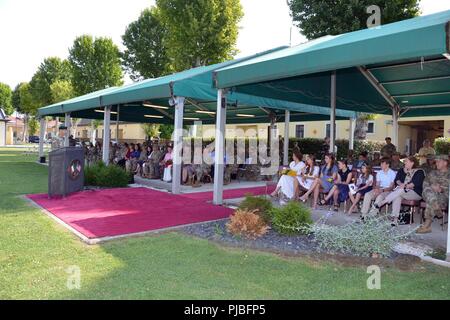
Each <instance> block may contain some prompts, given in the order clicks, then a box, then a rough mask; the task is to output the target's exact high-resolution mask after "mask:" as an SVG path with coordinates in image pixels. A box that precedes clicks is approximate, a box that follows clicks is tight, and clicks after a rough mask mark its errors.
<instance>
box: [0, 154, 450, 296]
mask: <svg viewBox="0 0 450 320" xmlns="http://www.w3.org/2000/svg"><path fill="white" fill-rule="evenodd" d="M33 161H35V158H33V157H31V156H24V155H23V151H22V150H15V149H8V150H6V149H0V228H1V232H0V248H1V249H0V299H448V298H449V292H450V270H448V269H445V268H441V267H437V266H434V265H430V264H421V265H420V267H419V268H417V271H414V272H404V271H400V270H397V269H395V268H384V269H383V270H382V278H381V290H368V289H367V287H366V281H367V278H368V276H369V274H367V273H366V267H365V266H360V267H346V266H342V265H336V264H333V263H332V262H312V261H311V260H308V259H306V258H305V259H303V258H282V257H279V256H276V255H272V254H268V253H259V252H254V251H249V250H238V249H227V248H222V247H219V246H217V245H215V244H212V243H210V242H208V241H206V240H200V239H196V238H191V237H188V236H185V235H181V234H178V233H167V234H162V235H157V236H148V237H142V238H134V239H127V240H121V241H115V242H111V243H107V244H103V245H98V246H87V245H84V244H83V243H82V242H80V241H79V240H78V239H77V238H75V237H74V236H73V235H72V234H71V233H69V232H68V231H67V230H65V229H63V228H62V227H60V226H59V225H58V224H56V223H55V222H54V221H53V220H51V219H49V218H48V217H46V216H45V215H43V214H42V213H41V212H40V211H39V210H37V209H35V208H33V207H31V206H30V205H29V204H28V203H27V202H26V201H24V200H23V199H21V198H20V197H19V196H21V195H23V194H28V193H38V192H46V189H47V168H46V167H43V166H40V165H38V164H35V163H33ZM71 266H77V267H79V268H80V271H81V289H80V290H69V289H68V288H67V285H66V284H67V281H68V277H69V274H68V273H67V270H68V268H70V267H71Z"/></svg>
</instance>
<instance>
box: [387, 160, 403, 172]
mask: <svg viewBox="0 0 450 320" xmlns="http://www.w3.org/2000/svg"><path fill="white" fill-rule="evenodd" d="M403 167H404V165H403V162H401V161H400V160H398V161H391V166H390V168H391V169H392V170H395V171H398V170H400V169H403Z"/></svg>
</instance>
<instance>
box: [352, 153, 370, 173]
mask: <svg viewBox="0 0 450 320" xmlns="http://www.w3.org/2000/svg"><path fill="white" fill-rule="evenodd" d="M367 157H368V153H367V151H363V152H361V153H360V154H359V157H358V160H356V161H355V162H354V163H353V167H352V170H355V169H358V170H359V169H361V167H362V166H363V164H365V163H367V162H368V158H367Z"/></svg>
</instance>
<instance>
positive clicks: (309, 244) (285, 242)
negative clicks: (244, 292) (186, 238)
mask: <svg viewBox="0 0 450 320" xmlns="http://www.w3.org/2000/svg"><path fill="white" fill-rule="evenodd" d="M228 221H229V220H228V219H227V220H222V221H216V222H208V223H203V224H196V225H192V226H187V227H184V228H182V229H181V231H182V232H184V233H186V234H189V235H193V236H197V237H200V238H203V239H208V240H211V241H215V242H219V243H223V244H227V245H231V246H234V247H240V248H250V249H257V250H265V251H272V252H273V251H275V252H279V253H287V254H307V253H312V252H318V248H317V245H316V244H315V243H314V242H313V237H312V236H302V235H296V236H284V235H280V234H278V233H277V232H275V231H274V230H271V229H270V230H269V231H268V232H267V233H266V234H265V235H264V236H262V237H260V238H258V239H256V240H250V239H246V238H242V237H236V236H233V235H232V234H230V233H229V232H228V231H227V229H226V224H227V223H228Z"/></svg>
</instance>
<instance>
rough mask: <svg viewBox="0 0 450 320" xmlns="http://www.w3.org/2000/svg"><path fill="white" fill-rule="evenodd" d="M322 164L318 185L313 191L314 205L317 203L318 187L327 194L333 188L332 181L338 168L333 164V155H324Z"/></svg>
mask: <svg viewBox="0 0 450 320" xmlns="http://www.w3.org/2000/svg"><path fill="white" fill-rule="evenodd" d="M324 162H325V164H324V165H323V166H322V168H321V169H320V177H319V178H318V180H319V183H317V184H316V187H315V189H314V203H318V200H319V194H320V187H322V188H323V190H325V192H329V191H330V190H331V188H333V185H334V181H335V180H336V178H337V172H338V168H337V166H336V164H335V163H334V162H335V160H334V155H333V154H331V153H327V154H326V155H325V158H324ZM319 204H321V203H319Z"/></svg>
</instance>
